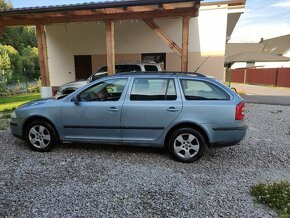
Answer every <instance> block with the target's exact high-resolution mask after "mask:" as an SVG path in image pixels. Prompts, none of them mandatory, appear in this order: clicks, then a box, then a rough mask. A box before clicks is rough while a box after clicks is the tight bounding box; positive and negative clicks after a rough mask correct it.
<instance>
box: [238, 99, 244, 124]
mask: <svg viewBox="0 0 290 218" xmlns="http://www.w3.org/2000/svg"><path fill="white" fill-rule="evenodd" d="M244 118H245V102H243V101H242V102H240V103H239V104H238V105H237V106H236V120H243V119H244Z"/></svg>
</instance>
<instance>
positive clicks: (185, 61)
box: [181, 16, 190, 72]
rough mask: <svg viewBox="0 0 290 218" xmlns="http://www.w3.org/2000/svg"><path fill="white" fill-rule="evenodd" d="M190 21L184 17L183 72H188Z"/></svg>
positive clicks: (187, 17)
mask: <svg viewBox="0 0 290 218" xmlns="http://www.w3.org/2000/svg"><path fill="white" fill-rule="evenodd" d="M189 20H190V17H189V16H186V17H182V53H181V71H182V72H187V71H188V38H189Z"/></svg>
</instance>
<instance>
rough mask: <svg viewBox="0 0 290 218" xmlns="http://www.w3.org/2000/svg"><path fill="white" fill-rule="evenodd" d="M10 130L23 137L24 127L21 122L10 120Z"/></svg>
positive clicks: (18, 136)
mask: <svg viewBox="0 0 290 218" xmlns="http://www.w3.org/2000/svg"><path fill="white" fill-rule="evenodd" d="M10 130H11V133H12V135H13V136H15V137H17V138H20V139H23V133H22V127H21V126H20V124H19V123H17V122H15V121H13V120H11V121H10Z"/></svg>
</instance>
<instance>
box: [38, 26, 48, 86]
mask: <svg viewBox="0 0 290 218" xmlns="http://www.w3.org/2000/svg"><path fill="white" fill-rule="evenodd" d="M36 35H37V45H38V59H39V66H40V76H41V86H43V87H48V86H50V81H49V72H48V61H47V50H46V48H47V47H46V36H45V29H44V26H43V25H37V26H36Z"/></svg>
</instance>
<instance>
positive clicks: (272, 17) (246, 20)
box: [10, 0, 290, 42]
mask: <svg viewBox="0 0 290 218" xmlns="http://www.w3.org/2000/svg"><path fill="white" fill-rule="evenodd" d="M91 1H93V0H62V1H59V0H10V2H11V3H12V5H13V6H14V7H15V8H19V7H34V6H48V5H59V4H76V3H83V2H91ZM96 1H97V0H96ZM208 1H210V2H213V1H214V0H205V1H204V2H208ZM217 1H218V0H217ZM286 34H290V0H247V1H246V8H245V13H244V14H243V15H242V16H241V18H240V20H239V22H238V24H237V26H236V28H235V30H234V32H233V34H232V37H231V41H230V42H259V41H260V40H261V38H264V39H268V38H273V37H277V36H281V35H286Z"/></svg>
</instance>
